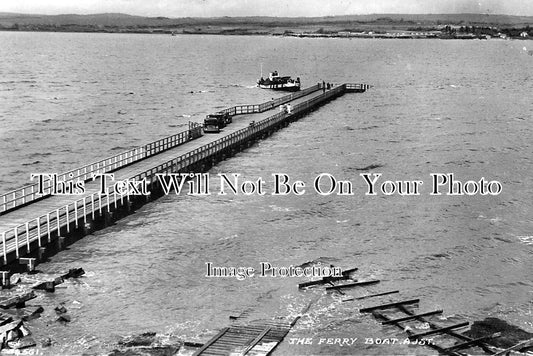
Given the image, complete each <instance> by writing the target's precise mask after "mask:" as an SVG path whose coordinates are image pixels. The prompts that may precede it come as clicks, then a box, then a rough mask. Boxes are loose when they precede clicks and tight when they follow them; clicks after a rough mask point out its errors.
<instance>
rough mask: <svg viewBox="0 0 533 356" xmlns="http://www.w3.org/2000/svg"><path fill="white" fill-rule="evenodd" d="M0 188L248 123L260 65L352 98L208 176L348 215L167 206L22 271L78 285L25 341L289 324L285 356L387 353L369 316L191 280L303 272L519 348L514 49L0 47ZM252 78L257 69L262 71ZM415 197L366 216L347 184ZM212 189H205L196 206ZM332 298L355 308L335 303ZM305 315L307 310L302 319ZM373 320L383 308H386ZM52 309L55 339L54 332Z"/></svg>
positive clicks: (51, 37)
mask: <svg viewBox="0 0 533 356" xmlns="http://www.w3.org/2000/svg"><path fill="white" fill-rule="evenodd" d="M0 44H1V47H2V51H0V63H1V66H0V74H1V75H0V102H1V106H0V150H1V152H2V156H1V161H0V163H1V166H0V185H1V188H2V191H7V190H9V189H11V188H14V187H17V186H19V185H21V184H23V183H24V182H26V181H27V180H28V177H29V173H30V172H35V171H44V172H49V171H63V170H66V169H70V168H74V166H77V165H82V164H84V163H87V162H89V161H92V160H97V159H99V158H102V157H104V156H109V155H112V154H114V153H116V152H119V151H121V150H125V149H127V148H130V147H133V146H136V145H140V144H142V143H146V142H148V141H151V140H153V139H156V138H159V137H162V136H165V135H168V134H172V133H174V132H177V131H181V130H182V129H183V128H184V127H185V126H186V125H187V122H188V121H189V120H192V121H201V120H202V117H203V115H205V114H206V113H209V112H212V111H214V110H215V109H219V108H224V107H228V106H232V105H236V104H248V103H260V102H263V101H265V100H268V99H270V98H271V97H272V96H274V95H276V96H277V95H279V94H272V93H270V92H267V91H262V90H259V89H256V88H253V84H254V82H255V80H256V78H257V77H258V75H259V68H260V63H263V67H264V68H265V71H266V70H268V69H277V70H279V71H280V72H281V74H284V73H287V74H291V75H293V76H299V77H301V78H302V81H303V84H304V86H309V85H312V84H314V83H316V82H319V81H322V80H325V81H329V82H333V83H343V82H363V83H368V84H372V85H373V86H374V87H373V88H372V89H371V90H370V91H368V92H367V93H365V94H350V95H345V96H343V97H341V98H339V99H337V100H335V101H333V102H331V103H330V104H328V105H326V106H324V107H322V108H320V109H319V110H317V111H315V112H313V113H311V114H310V115H308V116H306V117H305V118H303V119H301V120H300V121H298V122H296V123H294V124H291V125H290V126H289V127H288V128H286V129H284V130H282V131H279V132H277V133H275V134H274V135H273V136H271V137H270V138H268V139H267V140H265V141H261V142H259V143H258V144H256V145H254V146H252V147H251V148H249V149H247V150H246V151H244V152H241V153H239V154H237V155H236V156H235V157H233V158H231V159H229V160H226V161H224V162H221V163H219V164H218V165H217V166H216V167H214V168H213V169H212V170H211V171H210V174H211V176H212V177H216V173H221V172H229V173H241V174H242V178H243V179H253V180H255V179H257V178H259V177H262V178H263V179H265V180H266V181H267V186H269V185H270V183H271V176H270V174H271V173H276V172H284V173H287V174H289V175H290V176H291V178H292V179H299V180H303V181H304V182H306V183H307V184H308V185H311V184H312V181H313V179H314V178H315V177H316V176H317V175H318V174H320V173H322V172H328V173H331V174H332V175H334V176H335V177H336V178H338V179H342V180H350V181H352V182H353V183H354V195H353V196H334V195H332V196H320V195H318V194H315V193H314V192H313V191H312V189H308V191H307V192H306V194H303V195H301V196H290V197H278V196H271V195H268V194H267V195H265V196H242V195H238V196H233V195H230V196H226V197H224V196H217V195H214V194H213V195H211V196H206V197H191V196H179V197H175V196H167V197H164V198H162V199H160V200H158V201H155V202H153V203H150V204H148V205H145V206H144V207H143V208H142V209H140V210H139V211H138V212H136V213H135V214H133V215H131V216H129V217H127V218H125V219H123V220H121V221H119V222H118V223H117V224H116V225H114V226H113V227H111V228H108V229H106V230H102V231H99V232H97V233H95V234H94V235H90V236H87V237H85V238H84V239H82V240H81V241H79V242H77V243H76V244H74V245H72V246H71V247H70V249H69V250H66V251H63V252H61V253H60V254H58V255H56V256H54V257H53V258H52V260H51V261H50V262H49V263H46V264H42V265H40V266H39V269H41V270H43V271H45V272H47V273H53V272H54V271H60V270H64V269H68V268H72V267H77V266H80V267H83V268H84V269H85V270H86V271H87V272H88V273H87V276H86V277H84V278H83V279H81V280H80V281H79V282H68V283H67V284H65V286H66V288H63V289H58V291H57V292H56V293H55V294H49V295H46V296H41V297H39V300H38V302H39V303H41V304H43V305H45V307H46V311H45V313H44V314H43V317H41V318H40V319H37V320H35V321H32V322H31V323H30V326H33V329H34V330H35V333H36V338H37V339H38V340H39V339H40V338H44V337H46V336H51V337H52V339H53V340H54V341H55V342H56V344H55V346H54V347H53V348H52V349H51V351H49V352H51V353H52V354H57V353H62V354H66V355H69V354H75V353H81V352H101V351H102V350H106V349H108V348H109V347H112V346H110V345H112V344H113V343H114V342H116V341H117V340H118V338H119V337H120V336H123V335H128V334H132V333H140V332H144V331H156V332H158V333H169V334H173V335H177V336H179V337H182V338H184V339H187V340H197V341H204V340H206V339H207V338H209V337H210V336H211V335H213V334H214V333H215V331H217V330H218V329H220V328H222V327H224V326H226V325H227V324H228V315H229V314H235V311H239V310H242V309H246V308H252V309H254V310H256V312H257V313H258V314H260V315H265V316H266V315H276V314H277V315H286V314H291V315H295V314H297V313H298V312H299V311H300V310H301V309H303V308H304V307H305V306H306V305H307V303H308V302H310V301H314V304H313V305H312V307H311V309H310V313H309V314H308V315H306V316H304V317H303V318H302V319H301V320H300V322H299V323H298V324H297V325H296V327H295V329H294V331H292V332H291V334H289V336H297V337H313V338H315V340H317V339H318V338H322V337H341V338H346V337H357V338H359V340H364V338H367V337H384V336H395V335H398V332H397V331H396V330H395V329H393V328H382V327H381V326H379V324H378V323H376V322H375V321H374V320H373V319H372V318H371V317H370V316H368V315H360V314H359V313H358V312H357V310H358V309H359V308H360V307H361V306H362V305H363V304H364V305H368V304H373V303H372V302H365V303H361V302H344V303H343V302H341V301H340V298H338V297H337V296H335V295H321V294H320V292H318V291H316V290H315V291H312V290H309V291H307V292H301V291H298V289H297V288H296V285H297V283H298V282H301V281H300V280H298V279H290V278H285V279H282V278H253V279H247V280H244V281H237V280H235V279H208V278H205V277H204V274H205V266H204V263H205V262H206V261H211V262H213V263H214V264H216V265H220V266H257V265H258V264H259V262H261V261H270V262H271V263H272V264H276V265H280V266H288V265H291V264H293V265H298V264H301V263H304V262H306V261H311V260H320V261H322V262H324V263H332V264H335V265H338V266H343V267H355V266H356V267H359V270H360V276H361V279H363V278H364V277H368V278H378V279H381V280H382V283H381V285H378V286H376V287H373V288H369V289H368V291H377V290H393V289H401V290H402V296H403V297H405V298H409V297H420V298H421V299H422V300H423V302H422V304H421V308H420V309H421V310H431V309H439V308H442V309H444V310H445V315H446V316H447V317H451V318H452V320H455V317H457V320H461V321H462V320H465V319H466V320H471V321H472V320H476V319H482V318H484V317H485V316H496V317H500V318H502V319H505V320H507V321H508V322H511V323H514V324H516V325H518V326H520V327H522V328H524V329H526V330H528V331H530V332H532V331H533V317H532V315H533V314H532V308H533V301H532V296H533V294H532V293H533V277H532V275H533V274H532V273H531V271H532V270H533V263H532V257H533V252H532V248H533V245H532V243H533V221H532V219H531V216H532V214H531V213H532V209H531V201H532V198H533V183H532V181H531V172H532V171H533V169H532V168H533V163H532V157H533V147H532V141H533V140H532V136H533V135H532V134H533V131H532V130H533V121H532V120H533V105H532V104H531V98H530V93H531V91H532V90H533V84H532V83H533V78H532V75H533V71H532V67H533V61H532V58H531V57H530V56H527V54H526V53H525V52H524V51H523V50H522V48H523V47H524V46H527V47H528V48H529V47H531V46H532V45H533V43H532V42H531V41H443V40H398V41H396V40H387V41H385V40H345V39H297V38H272V37H218V36H207V37H202V36H176V37H172V36H146V35H119V34H109V35H107V34H55V33H6V32H4V33H0ZM267 68H268V69H267ZM370 165H375V166H376V168H374V169H372V170H371V171H372V172H380V173H382V174H383V179H389V180H415V179H418V180H422V181H424V185H423V187H422V192H421V195H420V196H410V197H401V196H397V195H396V196H384V195H382V194H380V195H378V196H365V195H364V188H365V185H364V183H363V180H362V178H361V177H360V176H359V173H361V169H362V168H364V167H368V166H370ZM435 172H442V173H454V174H455V176H456V178H457V179H460V180H464V181H466V180H471V179H473V180H479V179H480V178H481V177H485V178H486V179H488V180H497V181H500V182H501V184H502V185H503V192H502V193H501V194H500V195H498V196H484V197H481V196H461V197H458V196H430V195H429V190H430V189H429V185H430V173H435ZM216 189H217V184H215V182H213V190H214V191H215V190H216ZM347 293H348V294H349V295H355V296H357V295H360V294H363V291H358V290H353V291H348V292H347ZM317 298H318V299H317ZM385 300H386V299H385ZM62 302H64V303H65V305H66V306H67V309H69V310H70V314H71V315H72V317H73V321H72V322H71V323H69V324H68V325H67V326H64V325H60V324H58V323H55V322H54V321H53V320H54V312H53V310H52V307H53V306H54V305H56V304H58V303H62ZM412 353H417V354H431V353H432V351H431V350H430V349H426V348H413V347H407V346H397V345H394V346H381V347H376V346H374V347H369V346H368V345H365V344H364V342H363V341H359V342H357V343H356V344H355V346H353V347H349V348H347V347H344V348H340V347H337V346H335V347H333V346H328V345H318V344H316V343H315V344H314V345H312V346H294V345H289V344H288V343H285V344H283V345H282V346H281V347H279V348H278V350H277V352H276V354H278V355H299V354H302V355H303V354H320V355H333V354H344V355H351V354H353V355H358V354H412Z"/></svg>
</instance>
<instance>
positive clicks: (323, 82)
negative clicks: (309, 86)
mask: <svg viewBox="0 0 533 356" xmlns="http://www.w3.org/2000/svg"><path fill="white" fill-rule="evenodd" d="M322 92H323V93H325V92H326V82H325V81H322Z"/></svg>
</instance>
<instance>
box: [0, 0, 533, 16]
mask: <svg viewBox="0 0 533 356" xmlns="http://www.w3.org/2000/svg"><path fill="white" fill-rule="evenodd" d="M0 12H19V13H27V14H47V15H54V14H66V13H69V14H72V13H76V14H94V13H104V12H120V13H126V14H130V15H141V16H166V17H218V16H284V17H285V16H287V17H297V16H330V15H356V14H373V13H406V14H428V13H433V14H438V13H465V12H468V13H482V14H486V13H490V14H505V15H524V16H533V0H0Z"/></svg>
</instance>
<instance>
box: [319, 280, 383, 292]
mask: <svg viewBox="0 0 533 356" xmlns="http://www.w3.org/2000/svg"><path fill="white" fill-rule="evenodd" d="M379 282H380V280H379V279H375V280H371V281H362V282H355V283H347V284H338V285H336V286H332V287H326V291H329V290H339V289H342V288H353V287H360V286H366V285H370V284H376V283H379Z"/></svg>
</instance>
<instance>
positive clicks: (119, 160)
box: [0, 123, 201, 214]
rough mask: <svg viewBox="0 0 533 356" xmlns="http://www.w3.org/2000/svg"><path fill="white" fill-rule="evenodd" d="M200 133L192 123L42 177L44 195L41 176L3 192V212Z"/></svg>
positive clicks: (152, 153)
mask: <svg viewBox="0 0 533 356" xmlns="http://www.w3.org/2000/svg"><path fill="white" fill-rule="evenodd" d="M199 136H201V125H200V124H198V123H190V124H189V129H188V130H186V131H182V132H179V133H177V134H175V135H171V136H168V137H164V138H162V139H159V140H156V141H154V142H150V143H148V144H146V145H144V146H141V147H136V148H133V149H131V150H128V151H125V152H121V153H119V154H117V155H114V156H111V157H108V158H105V159H103V160H100V161H97V162H93V163H90V164H87V165H85V166H83V167H79V168H76V169H73V170H70V171H67V172H64V173H59V174H57V175H56V176H55V179H54V178H52V179H50V178H46V179H43V185H42V187H40V188H41V191H42V194H41V193H39V182H38V181H37V180H38V179H36V182H35V183H33V184H29V185H25V186H23V187H21V188H18V189H15V190H12V191H10V192H8V193H5V194H2V195H0V214H2V213H5V212H6V211H9V210H11V209H14V208H16V207H18V206H21V205H24V204H27V203H28V202H31V201H33V200H36V199H40V198H42V197H44V196H47V195H50V194H52V191H53V189H54V184H55V182H62V181H65V182H68V181H73V180H76V181H77V180H82V181H87V180H89V179H92V177H93V175H95V174H102V173H106V172H112V171H114V170H116V169H118V168H121V167H124V166H126V165H128V164H131V163H133V162H136V161H139V160H141V159H144V158H147V157H150V156H152V155H154V154H157V153H159V152H163V151H165V150H168V149H170V148H172V147H175V146H178V145H181V144H183V143H185V142H188V141H190V140H192V139H194V138H197V137H199ZM43 173H44V172H43ZM50 174H52V173H50Z"/></svg>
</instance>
